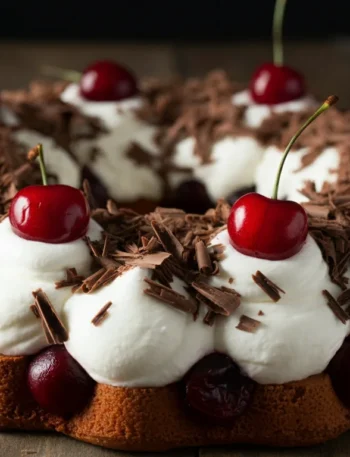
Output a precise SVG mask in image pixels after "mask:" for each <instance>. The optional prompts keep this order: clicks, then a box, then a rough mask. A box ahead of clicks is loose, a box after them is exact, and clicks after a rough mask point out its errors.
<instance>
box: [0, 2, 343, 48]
mask: <svg viewBox="0 0 350 457" xmlns="http://www.w3.org/2000/svg"><path fill="white" fill-rule="evenodd" d="M19 3H20V4H19ZM273 5H274V0H202V1H198V0H187V1H184V0H177V1H176V0H175V1H174V0H170V1H169V0H163V1H159V0H153V1H152V0H139V1H135V0H110V1H98V0H85V1H83V0H76V1H74V0H71V2H64V1H60V2H55V1H52V0H51V1H46V2H44V1H41V0H32V1H28V0H27V1H22V2H18V1H17V2H16V1H12V3H11V2H10V1H9V0H0V24H1V27H0V38H2V39H35V40H37V39H46V40H50V39H53V40H56V39H59V40H72V39H77V40H81V39H84V40H85V39H86V40H94V41H96V40H116V41H119V40H129V41H130V40H143V41H147V40H150V41H151V40H158V41H159V40H174V41H183V40H191V41H197V42H198V41H212V42H214V41H226V42H227V41H228V40H234V39H242V40H256V39H268V38H269V36H270V26H271V18H272V11H273ZM348 10H350V5H349V0H328V1H325V0H321V1H317V0H289V2H288V4H287V14H286V18H285V27H284V30H285V36H286V37H287V38H290V39H302V38H319V39H322V38H323V39H324V38H329V37H334V36H344V35H349V34H350V14H349V13H348Z"/></svg>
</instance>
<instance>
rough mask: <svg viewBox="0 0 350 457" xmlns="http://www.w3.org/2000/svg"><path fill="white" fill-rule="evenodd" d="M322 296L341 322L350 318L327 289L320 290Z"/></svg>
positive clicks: (344, 322)
mask: <svg viewBox="0 0 350 457" xmlns="http://www.w3.org/2000/svg"><path fill="white" fill-rule="evenodd" d="M322 294H323V296H324V297H325V298H326V300H327V305H328V306H329V307H330V309H331V310H332V311H333V313H334V315H335V316H336V317H337V318H338V319H339V320H340V321H341V322H342V323H343V324H346V321H348V320H349V319H350V316H349V315H348V314H347V313H346V312H345V311H344V310H343V308H342V307H341V306H340V304H339V303H338V302H337V300H336V299H335V298H334V297H333V296H332V295H331V294H330V293H329V292H328V290H323V291H322Z"/></svg>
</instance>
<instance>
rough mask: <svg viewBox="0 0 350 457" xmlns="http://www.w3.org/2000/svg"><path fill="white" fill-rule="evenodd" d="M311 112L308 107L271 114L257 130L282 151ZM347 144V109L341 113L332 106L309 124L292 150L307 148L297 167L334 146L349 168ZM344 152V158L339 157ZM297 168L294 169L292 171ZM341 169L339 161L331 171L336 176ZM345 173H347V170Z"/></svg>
mask: <svg viewBox="0 0 350 457" xmlns="http://www.w3.org/2000/svg"><path fill="white" fill-rule="evenodd" d="M313 112H314V110H312V109H305V110H303V111H299V112H295V113H291V112H286V113H272V114H271V116H270V117H268V118H267V119H266V120H265V121H264V122H263V124H262V125H261V127H260V128H259V129H258V130H259V137H260V138H261V141H262V142H263V143H265V144H268V145H274V146H277V147H278V149H280V150H281V152H283V151H284V149H285V147H286V146H287V144H288V143H289V141H290V139H291V138H292V136H293V135H294V134H295V132H296V131H297V130H298V129H299V128H300V126H301V125H302V124H303V123H304V122H306V120H307V119H308V118H309V117H310V116H311V115H312V114H313ZM349 144H350V111H345V112H343V111H341V110H338V109H337V108H335V107H332V108H331V109H330V110H328V111H327V112H325V113H323V114H322V116H320V117H318V118H317V119H316V120H315V121H314V122H313V123H312V124H311V125H309V127H308V128H307V129H306V130H305V131H304V132H303V133H302V135H300V137H299V138H298V139H297V140H296V142H295V143H294V146H293V148H292V150H298V149H301V148H308V151H307V153H306V154H305V155H304V156H303V157H302V160H301V167H300V169H299V170H301V169H303V168H305V167H307V166H309V165H310V164H312V163H313V162H314V161H315V160H316V159H317V158H318V157H319V156H320V154H321V153H322V152H323V151H324V150H325V149H326V148H328V147H335V148H337V149H338V151H339V153H340V156H341V161H342V160H345V161H346V163H347V165H348V169H349V163H350V147H349ZM344 155H345V157H343V156H344ZM348 169H347V170H348ZM299 170H296V172H297V171H299ZM344 171H345V169H344V166H343V164H340V166H339V169H338V170H334V172H337V173H338V174H339V175H340V174H342V173H343V172H344ZM347 173H350V172H349V171H347ZM348 177H349V176H348Z"/></svg>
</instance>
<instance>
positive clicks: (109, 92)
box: [43, 60, 138, 102]
mask: <svg viewBox="0 0 350 457" xmlns="http://www.w3.org/2000/svg"><path fill="white" fill-rule="evenodd" d="M43 71H44V73H46V74H47V75H49V76H55V77H57V76H59V77H61V78H62V79H64V80H67V81H71V82H74V83H78V84H79V90H80V95H81V96H82V97H83V98H85V99H86V100H91V101H93V102H117V101H121V100H125V99H127V98H130V97H134V96H135V95H137V94H138V87H137V81H136V78H135V76H134V75H133V74H132V73H131V72H130V70H128V69H127V68H125V67H123V66H122V65H120V64H119V63H117V62H113V61H111V60H100V61H97V62H94V63H92V64H91V65H89V66H88V67H87V68H86V69H85V70H84V71H83V73H79V72H78V71H75V70H63V69H61V68H57V67H52V66H45V67H44V68H43Z"/></svg>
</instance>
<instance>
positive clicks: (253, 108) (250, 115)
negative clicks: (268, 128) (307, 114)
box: [232, 89, 317, 128]
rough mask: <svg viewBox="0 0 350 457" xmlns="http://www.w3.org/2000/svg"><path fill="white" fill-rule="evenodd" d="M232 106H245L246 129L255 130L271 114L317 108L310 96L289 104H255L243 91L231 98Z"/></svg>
mask: <svg viewBox="0 0 350 457" xmlns="http://www.w3.org/2000/svg"><path fill="white" fill-rule="evenodd" d="M232 103H233V104H234V105H238V106H240V105H244V106H247V110H246V113H245V122H246V124H247V126H248V127H252V128H257V127H260V125H261V124H262V123H263V121H264V120H265V119H267V118H268V117H269V116H270V115H271V113H285V112H288V111H290V112H298V111H303V110H305V109H306V108H310V107H311V108H312V107H314V106H317V104H316V100H315V99H314V98H313V97H311V96H310V95H305V96H304V97H302V98H299V99H297V100H292V101H290V102H284V103H277V104H276V105H263V104H257V103H255V102H254V100H253V99H252V97H251V95H250V92H249V90H248V89H247V90H243V91H241V92H238V93H236V94H234V95H233V96H232Z"/></svg>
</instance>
